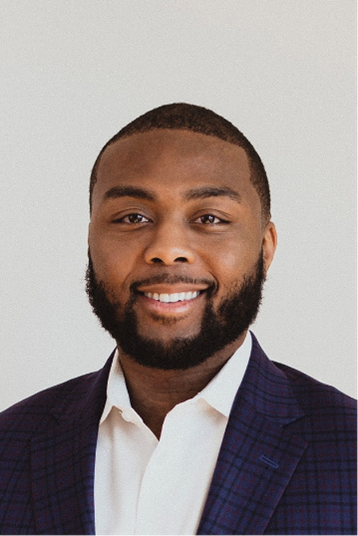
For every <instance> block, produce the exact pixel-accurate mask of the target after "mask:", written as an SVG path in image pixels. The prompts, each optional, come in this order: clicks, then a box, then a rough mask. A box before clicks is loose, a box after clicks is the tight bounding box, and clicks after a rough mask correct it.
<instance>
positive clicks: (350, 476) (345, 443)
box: [0, 339, 356, 535]
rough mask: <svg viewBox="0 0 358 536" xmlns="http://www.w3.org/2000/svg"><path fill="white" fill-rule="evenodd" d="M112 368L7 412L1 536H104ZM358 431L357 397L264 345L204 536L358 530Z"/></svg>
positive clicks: (223, 460) (242, 396)
mask: <svg viewBox="0 0 358 536" xmlns="http://www.w3.org/2000/svg"><path fill="white" fill-rule="evenodd" d="M110 363H111V360H108V362H107V363H106V365H105V366H104V368H103V369H102V370H100V371H99V372H95V373H92V374H87V375H85V376H82V377H80V378H76V379H74V380H71V381H69V382H66V383H64V384H61V385H58V386H56V387H53V388H51V389H47V390H46V391H43V392H42V393H39V394H37V395H35V396H33V397H31V398H28V399H27V400H25V401H23V402H20V403H18V404H16V405H15V406H12V407H11V408H9V409H8V410H6V411H4V412H3V413H2V414H1V415H0V533H1V534H94V533H95V517H94V495H93V483H94V464H95V452H96V442H97V431H98V423H99V419H100V416H101V414H102V410H103V406H104V403H105V397H106V383H107V377H108V373H109V369H110ZM355 425H356V417H355V403H354V401H353V399H351V398H349V397H347V396H346V395H344V394H342V393H340V392H339V391H337V390H336V389H334V388H332V387H329V386H327V385H323V384H321V383H319V382H317V381H315V380H313V379H312V378H310V377H308V376H306V375H304V374H302V373H300V372H298V371H296V370H294V369H292V368H289V367H287V366H284V365H280V364H277V363H273V362H271V361H270V360H269V359H268V358H267V357H266V356H265V354H264V353H263V351H262V350H261V348H260V346H259V345H258V343H257V341H256V339H254V343H253V350H252V354H251V358H250V362H249V365H248V368H247V371H246V373H245V376H244V379H243V381H242V384H241V386H240V388H239V390H238V393H237V395H236V398H235V402H234V404H233V407H232V411H231V414H230V418H229V422H228V425H227V429H226V432H225V436H224V439H223V442H222V446H221V450H220V453H219V457H218V461H217V465H216V469H215V472H214V475H213V479H212V483H211V486H210V489H209V493H208V497H207V501H206V504H205V507H204V511H203V514H202V518H201V522H200V525H199V528H198V534H291V535H293V534H301V535H302V534H331V535H332V534H356V513H355V507H356V496H355V491H356V484H355V474H356V462H355V457H356V445H355V440H356V433H355ZM153 500H155V498H153Z"/></svg>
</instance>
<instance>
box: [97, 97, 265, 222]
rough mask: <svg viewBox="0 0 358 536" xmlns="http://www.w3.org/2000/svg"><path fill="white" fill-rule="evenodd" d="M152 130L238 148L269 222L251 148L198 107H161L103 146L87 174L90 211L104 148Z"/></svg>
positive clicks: (216, 117) (258, 160)
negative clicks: (184, 133)
mask: <svg viewBox="0 0 358 536" xmlns="http://www.w3.org/2000/svg"><path fill="white" fill-rule="evenodd" d="M154 129H171V130H172V129H174V130H189V131H191V132H198V133H200V134H205V135H207V136H214V137H216V138H219V139H221V140H224V141H227V142H229V143H233V144H234V145H238V146H239V147H242V148H243V149H244V150H245V152H246V155H247V157H248V161H249V166H250V172H251V173H250V180H251V182H252V185H253V186H254V188H255V189H256V191H257V193H258V195H259V197H260V199H261V209H262V217H263V219H264V220H265V221H269V219H270V217H271V197H270V187H269V183H268V179H267V175H266V171H265V168H264V165H263V163H262V161H261V158H260V156H259V155H258V153H257V152H256V150H255V148H254V147H253V145H252V144H251V143H250V142H249V140H248V139H247V138H246V137H245V136H244V134H243V133H242V132H240V130H238V129H237V128H236V127H235V126H234V125H233V124H232V123H230V121H228V120H227V119H225V118H224V117H221V116H220V115H218V114H216V113H215V112H213V111H212V110H208V109H207V108H204V107H202V106H195V105H193V104H186V103H175V104H165V105H164V106H160V107H159V108H155V109H154V110H150V111H149V112H147V113H145V114H143V115H141V116H139V117H138V118H137V119H134V121H132V122H131V123H129V124H128V125H126V126H125V127H123V128H122V129H121V130H120V131H119V132H118V133H117V134H115V135H114V136H113V137H112V138H111V139H110V140H109V141H108V142H107V143H106V144H105V145H104V146H103V148H102V150H101V151H100V153H99V155H98V157H97V160H96V161H95V164H94V166H93V169H92V173H91V179H90V209H92V192H93V188H94V185H95V184H96V182H97V170H98V167H99V163H100V161H101V157H102V154H103V153H104V152H105V150H106V149H107V147H109V146H110V145H111V144H112V143H115V142H116V141H118V140H120V139H121V138H124V137H126V136H130V135H132V134H138V133H140V132H149V131H150V130H154Z"/></svg>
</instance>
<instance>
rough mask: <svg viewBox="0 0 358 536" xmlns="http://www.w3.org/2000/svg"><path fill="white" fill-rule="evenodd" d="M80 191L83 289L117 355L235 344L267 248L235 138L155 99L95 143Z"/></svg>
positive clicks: (250, 152)
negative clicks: (86, 211)
mask: <svg viewBox="0 0 358 536" xmlns="http://www.w3.org/2000/svg"><path fill="white" fill-rule="evenodd" d="M90 196H91V197H90V199H91V223H90V228H89V256H90V259H89V266H88V271H87V291H88V294H89V298H90V301H91V304H92V306H93V309H94V311H95V313H96V314H97V315H98V317H99V319H100V321H101V323H102V325H103V327H104V328H105V329H107V330H108V331H109V332H110V333H111V335H112V336H113V337H114V338H115V339H116V341H117V344H118V346H119V348H120V350H121V351H122V352H124V353H125V354H127V355H128V356H130V357H131V358H133V359H135V360H136V361H138V362H139V363H141V364H143V365H145V366H150V367H156V368H162V369H185V368H188V367H192V366H195V365H198V364H200V363H203V362H204V361H205V360H206V359H208V358H210V357H212V356H213V355H215V354H216V353H217V352H221V351H222V350H223V349H225V348H228V347H229V346H230V347H233V348H235V347H237V346H239V345H240V343H241V342H242V340H243V337H244V335H245V333H246V331H247V329H248V327H249V325H250V324H251V323H252V322H253V321H254V319H255V317H256V315H257V312H258V309H259V305H260V301H261V293H262V286H263V282H264V279H265V275H266V272H267V270H268V267H269V265H270V263H271V260H272V258H273V254H274V250H275V246H276V232H275V228H274V225H273V223H272V222H270V194H269V187H268V182H267V178H266V174H265V170H264V167H263V165H262V163H261V160H260V158H259V156H258V155H257V153H256V151H255V149H254V148H253V147H252V145H251V144H250V142H249V141H248V140H247V139H246V138H245V137H244V135H243V134H241V133H240V132H239V131H238V130H237V129H236V127H234V126H233V125H232V124H231V123H229V122H228V121H226V120H225V119H223V118H221V117H220V116H218V115H217V114H215V113H214V112H211V111H210V110H206V109H205V108H200V107H197V106H191V105H187V104H173V105H168V106H163V107H161V108H158V109H156V110H153V111H151V112H148V113H147V114H145V115H144V116H141V117H140V118H138V119H136V120H135V121H133V122H132V123H130V124H129V125H127V126H126V127H124V128H123V129H122V130H121V131H120V132H119V133H118V134H117V135H116V136H114V137H113V138H112V139H111V140H110V141H109V142H108V143H107V144H106V145H105V146H104V148H103V149H102V151H101V153H100V155H99V157H98V158H97V160H96V163H95V165H94V168H93V172H92V176H91V188H90Z"/></svg>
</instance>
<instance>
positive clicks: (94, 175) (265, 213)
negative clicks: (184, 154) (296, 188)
mask: <svg viewBox="0 0 358 536" xmlns="http://www.w3.org/2000/svg"><path fill="white" fill-rule="evenodd" d="M153 130H185V131H186V132H194V133H196V134H202V135H203V136H209V137H211V138H216V139H219V140H222V141H226V142H227V143H230V144H231V145H236V147H240V148H241V149H243V150H244V151H245V154H246V156H247V160H248V163H249V169H250V182H251V183H252V185H253V187H254V188H255V190H256V192H257V193H258V196H259V198H260V206H261V212H262V221H264V222H265V223H268V222H269V221H270V218H271V213H270V209H268V210H264V203H263V199H262V195H261V194H260V192H259V189H258V188H257V186H256V184H255V182H254V180H253V176H254V174H255V173H256V171H255V169H254V162H253V158H252V156H251V155H250V154H249V151H248V148H247V147H245V146H244V144H242V143H240V142H239V140H237V139H235V138H234V137H232V138H231V137H230V139H228V137H226V138H225V137H224V136H218V135H217V134H213V133H205V132H199V131H198V130H196V129H194V128H189V127H187V126H185V127H174V128H170V127H159V126H150V127H148V128H143V129H138V130H136V131H133V132H128V133H123V134H121V131H119V132H118V133H117V134H115V135H114V136H113V137H112V138H111V139H110V140H108V142H107V143H106V144H105V145H104V146H103V147H102V149H101V151H100V152H99V154H98V156H97V158H96V161H95V163H94V166H93V168H92V173H91V180H90V214H91V213H92V194H93V189H94V187H95V185H96V183H97V180H98V176H97V171H98V168H99V165H100V162H101V159H102V156H103V154H104V152H105V151H106V150H107V149H108V147H110V146H111V145H113V144H114V143H116V142H117V141H120V140H123V139H125V138H129V137H131V136H135V135H136V134H145V133H147V132H151V131H153ZM247 141H248V140H247ZM249 144H250V142H249ZM250 145H251V144H250ZM254 150H255V149H254Z"/></svg>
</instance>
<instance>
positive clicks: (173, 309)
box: [140, 294, 203, 315]
mask: <svg viewBox="0 0 358 536" xmlns="http://www.w3.org/2000/svg"><path fill="white" fill-rule="evenodd" d="M202 295H203V294H199V296H197V297H196V298H193V299H192V300H184V301H177V302H171V303H170V302H169V303H165V302H161V301H159V300H154V299H153V298H148V296H145V295H144V294H141V295H140V299H141V301H142V303H143V305H144V306H145V307H146V308H147V309H149V310H150V311H152V312H156V313H160V314H162V315H163V314H169V315H170V314H173V313H175V314H179V313H187V312H188V311H190V309H191V308H192V307H195V306H196V304H197V303H198V301H199V300H200V298H201V297H202Z"/></svg>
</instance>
